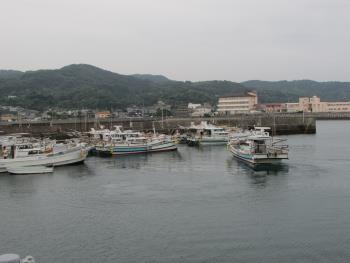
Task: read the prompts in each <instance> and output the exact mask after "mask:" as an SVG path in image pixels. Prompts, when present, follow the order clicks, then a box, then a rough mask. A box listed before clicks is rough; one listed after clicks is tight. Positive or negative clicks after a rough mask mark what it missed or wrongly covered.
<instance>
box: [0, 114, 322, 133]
mask: <svg viewBox="0 0 350 263" xmlns="http://www.w3.org/2000/svg"><path fill="white" fill-rule="evenodd" d="M201 121H209V122H211V123H213V124H216V125H223V126H230V127H240V128H249V127H253V126H267V127H271V128H272V132H273V133H274V134H276V135H283V134H304V133H309V134H312V133H316V121H315V118H313V117H305V116H301V115H269V114H259V115H235V116H227V117H212V118H168V119H166V120H160V119H154V118H127V119H117V118H110V119H99V120H96V119H84V118H76V119H66V120H53V121H38V122H11V123H0V131H2V132H3V133H5V134H8V133H19V132H24V133H33V134H42V133H60V132H68V131H80V132H86V131H89V130H90V128H99V127H100V125H103V126H104V127H106V128H112V127H113V126H114V125H122V126H123V127H124V128H127V129H129V128H130V129H134V130H143V131H149V130H152V129H153V127H154V128H155V129H156V130H157V131H160V132H166V133H172V132H174V131H175V130H177V129H179V127H180V126H184V127H187V126H189V125H190V124H191V122H194V123H196V124H198V123H199V122H201Z"/></svg>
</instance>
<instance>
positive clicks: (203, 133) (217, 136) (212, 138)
mask: <svg viewBox="0 0 350 263" xmlns="http://www.w3.org/2000/svg"><path fill="white" fill-rule="evenodd" d="M188 130H189V131H190V132H191V133H192V135H191V136H189V138H187V144H188V145H189V146H196V145H225V144H227V142H228V141H229V133H228V132H227V131H225V129H224V128H221V127H218V126H215V125H212V124H209V123H208V122H206V121H202V122H201V124H200V125H194V124H193V123H192V124H191V126H190V127H189V128H188Z"/></svg>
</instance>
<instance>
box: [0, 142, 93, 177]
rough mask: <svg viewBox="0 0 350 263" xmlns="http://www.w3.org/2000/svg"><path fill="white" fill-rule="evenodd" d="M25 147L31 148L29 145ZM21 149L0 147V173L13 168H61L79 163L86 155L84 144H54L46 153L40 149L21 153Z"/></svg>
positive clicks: (14, 146) (11, 146) (12, 146)
mask: <svg viewBox="0 0 350 263" xmlns="http://www.w3.org/2000/svg"><path fill="white" fill-rule="evenodd" d="M27 146H28V148H30V147H32V146H31V145H30V143H28V145H27ZM21 147H23V144H16V143H14V144H10V145H8V144H6V145H5V146H3V145H0V149H2V150H1V151H0V172H6V171H7V167H13V166H18V167H20V166H62V165H68V164H74V163H81V162H84V160H85V159H86V156H87V154H88V151H87V148H86V147H85V144H82V143H68V144H55V145H53V148H52V150H50V151H48V152H45V151H43V150H42V149H39V150H38V149H36V150H31V151H24V152H23V151H21V150H23V149H22V148H21ZM4 149H5V150H4ZM24 153H26V155H24Z"/></svg>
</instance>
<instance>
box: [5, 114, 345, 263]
mask: <svg viewBox="0 0 350 263" xmlns="http://www.w3.org/2000/svg"><path fill="white" fill-rule="evenodd" d="M349 130H350V121H319V122H317V134H316V135H293V136H287V137H286V138H288V143H289V145H290V160H288V161H286V162H285V163H284V165H281V166H279V167H277V168H263V169H259V170H253V169H252V168H250V167H248V166H246V165H245V164H242V163H241V162H239V161H237V160H235V159H234V158H233V157H232V156H231V155H230V153H229V152H228V151H227V150H226V148H225V146H217V147H207V146H206V147H202V148H196V147H187V146H180V147H179V149H178V151H176V152H168V153H157V154H150V155H139V156H136V155H135V156H120V157H119V156H118V157H115V158H99V157H90V158H88V159H87V161H86V163H85V164H83V165H76V166H67V167H58V168H56V169H55V171H54V173H53V174H41V175H9V174H1V175H0V254H4V253H17V254H21V255H23V256H25V255H27V254H30V255H32V256H34V257H35V259H36V261H37V262H39V263H63V262H64V263H75V262H85V263H87V262H91V263H96V262H104V263H109V262H110V263H112V262H113V263H114V262H135V263H136V262H138V263H140V262H266V263H273V262H276V263H277V262H293V263H295V262H348V261H349V258H350V227H349V221H350V170H349V167H350V140H349V137H348V134H349Z"/></svg>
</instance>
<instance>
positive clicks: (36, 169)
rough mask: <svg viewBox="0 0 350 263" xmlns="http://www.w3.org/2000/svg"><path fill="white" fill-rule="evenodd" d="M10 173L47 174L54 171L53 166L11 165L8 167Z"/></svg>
mask: <svg viewBox="0 0 350 263" xmlns="http://www.w3.org/2000/svg"><path fill="white" fill-rule="evenodd" d="M6 169H7V172H9V173H10V174H46V173H52V172H53V167H47V166H41V165H38V166H9V167H7V168H6Z"/></svg>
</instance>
